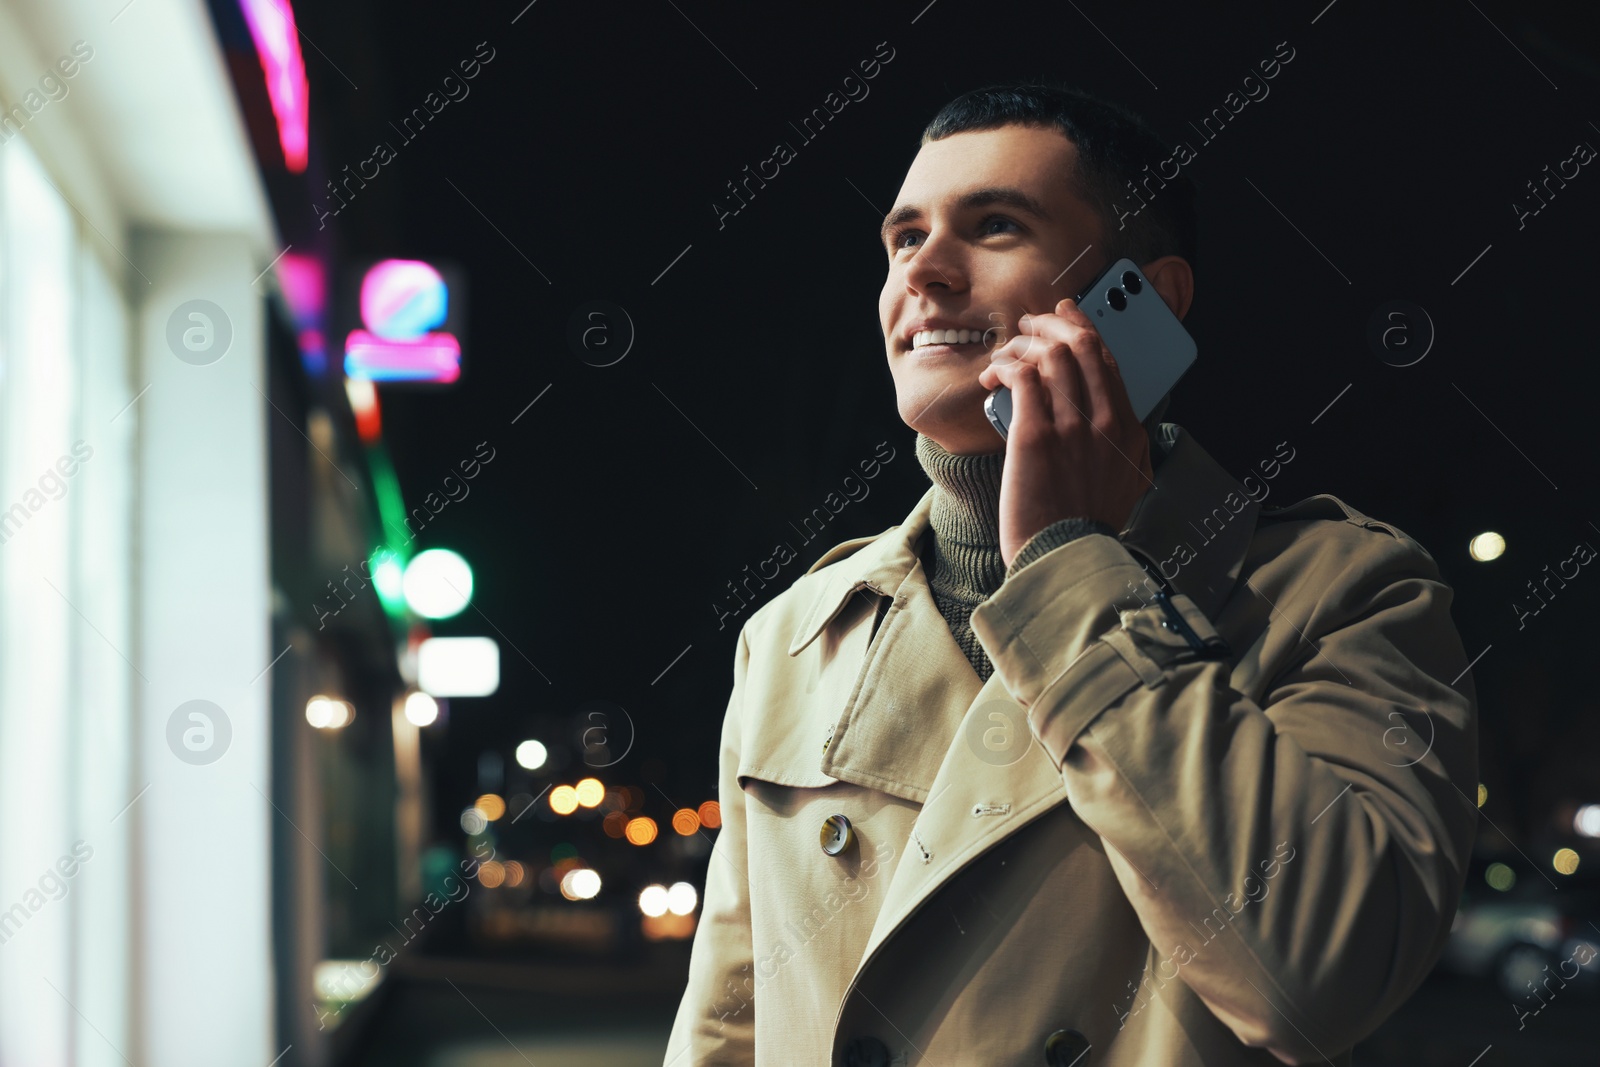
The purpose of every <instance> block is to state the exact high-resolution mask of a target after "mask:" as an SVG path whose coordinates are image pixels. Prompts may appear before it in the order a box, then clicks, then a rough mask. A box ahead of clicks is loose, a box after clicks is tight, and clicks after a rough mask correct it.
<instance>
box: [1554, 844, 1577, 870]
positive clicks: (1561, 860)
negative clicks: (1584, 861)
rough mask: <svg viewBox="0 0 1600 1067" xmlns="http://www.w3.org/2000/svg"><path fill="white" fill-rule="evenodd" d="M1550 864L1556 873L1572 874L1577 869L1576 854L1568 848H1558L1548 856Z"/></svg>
mask: <svg viewBox="0 0 1600 1067" xmlns="http://www.w3.org/2000/svg"><path fill="white" fill-rule="evenodd" d="M1550 866H1552V867H1554V868H1555V869H1556V872H1557V873H1558V874H1574V873H1576V872H1577V870H1578V854H1577V853H1576V852H1574V851H1573V850H1572V849H1570V848H1558V849H1556V854H1555V855H1554V856H1552V857H1551V858H1550Z"/></svg>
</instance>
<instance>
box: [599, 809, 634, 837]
mask: <svg viewBox="0 0 1600 1067" xmlns="http://www.w3.org/2000/svg"><path fill="white" fill-rule="evenodd" d="M627 825H628V816H627V813H625V812H621V811H613V812H611V813H610V814H609V815H607V816H606V817H605V818H604V819H602V820H601V821H600V828H601V829H602V830H604V831H605V832H606V836H607V837H621V836H622V834H623V831H624V830H625V829H626V828H627Z"/></svg>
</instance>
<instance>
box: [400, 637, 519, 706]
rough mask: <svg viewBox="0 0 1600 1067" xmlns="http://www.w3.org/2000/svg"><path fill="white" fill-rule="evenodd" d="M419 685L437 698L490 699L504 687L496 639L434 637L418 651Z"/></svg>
mask: <svg viewBox="0 0 1600 1067" xmlns="http://www.w3.org/2000/svg"><path fill="white" fill-rule="evenodd" d="M417 685H418V686H420V687H421V688H422V690H423V692H425V693H430V694H432V695H433V696H436V697H486V696H488V695H489V694H491V693H493V692H494V691H495V690H496V689H499V688H500V646H499V645H497V644H495V642H494V638H492V637H430V638H428V639H427V640H426V641H424V642H422V644H421V645H420V646H419V647H418V648H417Z"/></svg>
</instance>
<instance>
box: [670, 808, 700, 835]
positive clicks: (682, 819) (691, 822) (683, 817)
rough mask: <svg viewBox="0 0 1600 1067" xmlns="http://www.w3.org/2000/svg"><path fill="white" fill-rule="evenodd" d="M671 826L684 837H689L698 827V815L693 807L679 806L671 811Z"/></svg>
mask: <svg viewBox="0 0 1600 1067" xmlns="http://www.w3.org/2000/svg"><path fill="white" fill-rule="evenodd" d="M672 828H673V829H674V830H676V831H678V833H680V834H682V835H683V836H684V837H689V836H691V835H692V834H693V833H694V832H695V831H696V830H698V829H700V816H699V815H697V814H695V811H694V809H693V808H679V809H678V810H677V811H675V812H673V813H672Z"/></svg>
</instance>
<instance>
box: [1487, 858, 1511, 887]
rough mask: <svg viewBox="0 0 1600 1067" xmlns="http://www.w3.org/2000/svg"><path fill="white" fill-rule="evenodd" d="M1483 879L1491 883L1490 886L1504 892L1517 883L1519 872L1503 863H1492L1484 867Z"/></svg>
mask: <svg viewBox="0 0 1600 1067" xmlns="http://www.w3.org/2000/svg"><path fill="white" fill-rule="evenodd" d="M1483 880H1484V881H1485V882H1488V883H1489V888H1491V889H1498V890H1500V892H1502V893H1504V892H1505V891H1506V890H1508V889H1510V888H1511V887H1512V886H1514V885H1516V884H1517V872H1516V871H1513V870H1512V869H1511V868H1510V867H1507V866H1506V865H1505V864H1503V863H1491V864H1489V866H1488V867H1486V868H1484V871H1483Z"/></svg>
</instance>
